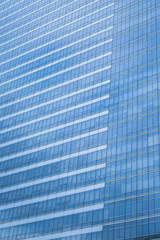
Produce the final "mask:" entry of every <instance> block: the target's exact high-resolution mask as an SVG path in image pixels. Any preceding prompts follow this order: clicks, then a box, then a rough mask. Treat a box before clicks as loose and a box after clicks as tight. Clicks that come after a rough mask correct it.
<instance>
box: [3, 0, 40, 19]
mask: <svg viewBox="0 0 160 240" xmlns="http://www.w3.org/2000/svg"><path fill="white" fill-rule="evenodd" d="M8 1H10V0H6V1H5V3H0V6H1V5H3V4H6V3H7V2H8ZM39 1H40V0H37V1H36V2H34V4H35V3H37V2H39ZM22 2H25V0H20V1H19V2H17V3H15V4H12V5H10V6H9V7H8V6H7V8H5V9H4V10H2V11H0V13H3V12H6V11H7V10H10V9H12V8H13V7H15V6H16V5H18V4H20V3H22ZM32 4H33V3H32ZM32 4H31V5H32ZM14 13H16V12H14ZM11 15H12V14H11ZM7 16H8V15H7ZM5 18H6V17H5ZM2 19H3V18H2Z"/></svg>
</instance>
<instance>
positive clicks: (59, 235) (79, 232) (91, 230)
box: [26, 226, 103, 240]
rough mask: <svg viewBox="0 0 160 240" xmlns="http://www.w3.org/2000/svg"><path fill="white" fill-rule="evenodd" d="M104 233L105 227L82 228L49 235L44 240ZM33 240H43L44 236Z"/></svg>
mask: <svg viewBox="0 0 160 240" xmlns="http://www.w3.org/2000/svg"><path fill="white" fill-rule="evenodd" d="M101 231H103V227H102V226H95V227H90V228H81V229H77V230H72V231H65V232H62V233H55V234H49V235H45V236H43V240H48V238H51V239H50V240H53V239H56V240H57V238H59V240H61V238H62V237H63V238H64V237H71V236H76V235H80V236H81V235H82V236H83V234H87V233H94V232H101ZM30 239H31V238H28V239H26V240H30ZM32 240H42V236H39V237H34V238H32ZM65 240H66V239H65Z"/></svg>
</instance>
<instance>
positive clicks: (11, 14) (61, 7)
mask: <svg viewBox="0 0 160 240" xmlns="http://www.w3.org/2000/svg"><path fill="white" fill-rule="evenodd" d="M40 1H41V0H38V1H36V2H34V3H31V4H29V5H27V6H25V7H24V8H21V9H19V10H18V11H15V12H12V14H10V15H7V16H5V17H4V18H2V19H0V20H1V21H2V20H4V19H6V18H8V17H10V16H12V15H14V14H15V13H19V12H21V11H22V10H24V9H25V8H28V7H30V6H32V5H34V4H37V3H38V2H40ZM75 1H76V0H73V2H75ZM21 2H23V1H20V2H19V3H21ZM55 2H58V1H53V3H55ZM69 4H71V3H67V4H65V7H66V5H69ZM15 5H17V4H15ZM15 5H13V6H11V8H12V7H14V6H15ZM48 5H49V4H47V5H46V6H48ZM46 6H45V7H46ZM43 8H44V6H43V7H41V8H38V10H41V9H43ZM61 8H63V6H61V7H60V9H61ZM58 9H59V8H57V9H56V10H58ZM6 10H8V8H7V9H6ZM36 11H37V9H36V10H35V11H32V12H30V13H28V14H26V15H23V17H24V16H27V15H29V14H33V13H34V12H36ZM2 12H3V11H2ZM2 12H0V13H2ZM19 19H21V18H19ZM12 22H14V21H11V22H10V23H12ZM10 23H9V24H10ZM7 25H8V24H7ZM7 25H4V26H7Z"/></svg>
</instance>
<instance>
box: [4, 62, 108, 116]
mask: <svg viewBox="0 0 160 240" xmlns="http://www.w3.org/2000/svg"><path fill="white" fill-rule="evenodd" d="M110 68H111V67H110V66H108V69H110ZM84 92H85V91H84ZM73 95H75V96H76V94H75V93H74V94H73ZM103 97H104V96H102V98H103ZM65 98H66V99H68V97H66V96H64V97H63V96H62V97H60V100H63V99H65ZM60 100H59V101H60ZM89 101H92V100H88V102H89ZM54 102H58V100H56V99H53V100H50V101H48V102H47V104H51V103H54ZM80 104H81V103H80ZM80 104H75V105H74V107H76V106H78V105H80ZM84 104H85V102H84ZM44 106H46V102H44V103H42V104H39V105H36V106H33V107H30V108H29V109H28V108H27V109H24V110H20V111H18V112H16V113H11V114H8V115H6V116H4V117H1V118H0V120H1V121H4V120H6V119H9V118H11V117H15V116H17V115H18V114H22V113H25V112H30V111H31V110H35V109H40V107H44ZM68 109H70V108H68ZM62 111H63V110H62ZM58 112H61V110H59V111H58ZM37 119H38V118H37Z"/></svg>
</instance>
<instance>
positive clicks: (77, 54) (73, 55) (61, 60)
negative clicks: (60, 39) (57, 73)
mask: <svg viewBox="0 0 160 240" xmlns="http://www.w3.org/2000/svg"><path fill="white" fill-rule="evenodd" d="M111 41H112V39H107V40H105V41H102V42H100V43H98V44H97V43H95V44H94V45H92V46H91V47H88V48H85V49H84V50H79V51H78V52H76V53H73V54H70V55H68V56H65V57H62V58H60V59H58V60H54V61H53V62H52V63H48V64H45V65H44V66H40V67H39V66H38V67H37V68H36V69H34V70H32V71H28V72H32V73H33V72H36V71H39V70H42V69H45V68H46V67H49V66H52V65H53V64H57V63H61V62H64V61H67V60H68V59H69V60H70V59H72V57H76V56H77V57H78V56H80V55H81V54H82V53H86V52H88V51H90V50H93V49H95V51H96V48H98V47H100V46H103V45H105V44H107V43H109V42H111ZM50 54H52V52H50V53H49V55H50ZM43 59H44V58H43ZM40 60H41V59H40ZM35 61H36V60H35V59H34V60H31V61H29V62H25V63H23V64H21V65H18V66H16V67H13V68H10V69H8V70H6V71H4V72H2V73H0V76H1V75H3V74H5V73H9V72H11V71H12V70H16V69H19V68H21V67H26V66H27V65H28V63H33V62H35ZM79 64H80V63H79ZM53 66H54V65H53ZM22 70H23V69H22ZM19 76H21V75H19Z"/></svg>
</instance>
